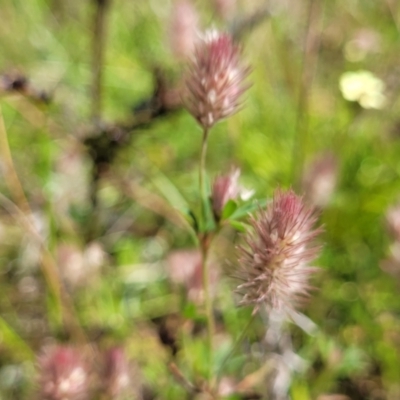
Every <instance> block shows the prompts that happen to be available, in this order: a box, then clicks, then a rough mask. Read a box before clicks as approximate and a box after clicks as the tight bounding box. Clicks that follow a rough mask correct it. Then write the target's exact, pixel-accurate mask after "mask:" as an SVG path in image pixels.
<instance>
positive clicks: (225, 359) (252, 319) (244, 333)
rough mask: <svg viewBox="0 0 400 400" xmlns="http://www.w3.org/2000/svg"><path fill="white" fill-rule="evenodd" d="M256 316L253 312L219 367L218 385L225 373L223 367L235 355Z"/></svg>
mask: <svg viewBox="0 0 400 400" xmlns="http://www.w3.org/2000/svg"><path fill="white" fill-rule="evenodd" d="M255 316H256V313H253V314H252V315H251V317H250V319H249V321H248V322H247V325H246V326H245V327H244V329H243V331H242V332H241V333H240V335H239V336H238V338H237V339H236V341H235V343H234V344H233V346H232V348H231V350H230V351H229V353H228V354H227V356H226V357H225V358H224V359H223V361H222V363H221V365H220V367H219V369H218V373H217V382H216V383H217V385H218V383H219V381H220V379H221V375H222V373H223V368H224V367H225V365H226V363H227V362H228V360H229V359H230V358H231V357H232V356H233V354H234V353H235V351H236V350H237V348H238V347H239V345H240V343H242V341H243V339H244V337H245V336H246V333H247V332H248V330H249V328H250V326H251V324H252V323H253V321H254V318H255Z"/></svg>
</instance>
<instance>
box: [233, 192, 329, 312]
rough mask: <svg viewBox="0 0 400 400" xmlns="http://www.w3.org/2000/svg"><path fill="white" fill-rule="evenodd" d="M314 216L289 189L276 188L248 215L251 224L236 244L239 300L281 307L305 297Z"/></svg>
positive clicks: (314, 250) (312, 250)
mask: <svg viewBox="0 0 400 400" xmlns="http://www.w3.org/2000/svg"><path fill="white" fill-rule="evenodd" d="M316 219H317V218H316V216H315V215H314V213H313V209H310V208H307V207H306V206H305V205H304V203H303V200H302V198H301V197H299V196H297V195H296V194H295V193H294V192H293V191H292V190H289V191H288V192H282V191H281V190H278V191H277V192H276V193H275V195H274V199H273V201H272V203H271V204H269V206H268V207H267V209H265V210H260V211H259V212H258V213H257V214H256V215H255V216H253V217H252V219H251V221H250V223H251V226H252V229H251V230H249V231H248V232H247V234H245V245H243V246H240V247H239V251H240V258H239V263H240V270H239V277H240V279H242V280H243V283H242V284H241V285H239V286H238V288H237V291H238V292H239V293H240V294H242V296H243V298H242V300H241V301H240V304H242V305H249V304H253V305H255V309H254V312H256V311H257V310H258V309H259V307H260V305H261V304H265V305H266V306H267V307H268V308H270V309H271V308H273V309H277V310H280V311H283V312H285V311H286V310H288V311H289V310H290V309H294V308H295V307H296V306H297V305H298V304H299V303H301V302H302V301H304V299H305V298H306V297H308V292H309V290H310V285H309V284H308V279H309V275H310V274H311V273H313V272H314V271H315V270H316V268H313V267H310V266H309V263H310V262H311V261H313V260H314V259H315V258H316V256H317V254H318V251H319V246H318V245H316V244H315V243H314V239H315V237H316V236H317V235H318V234H319V233H320V232H321V229H314V228H313V226H314V224H315V222H316Z"/></svg>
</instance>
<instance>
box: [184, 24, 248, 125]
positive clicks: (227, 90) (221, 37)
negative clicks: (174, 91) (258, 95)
mask: <svg viewBox="0 0 400 400" xmlns="http://www.w3.org/2000/svg"><path fill="white" fill-rule="evenodd" d="M240 56H241V52H240V48H239V47H238V46H237V45H235V44H234V43H233V40H232V38H231V37H230V36H229V35H228V34H222V33H219V32H217V31H215V30H213V31H209V32H207V33H206V34H205V35H204V37H203V38H202V40H200V42H199V43H198V45H197V46H196V48H195V52H194V57H193V60H192V62H191V64H190V66H189V75H188V77H187V79H186V86H187V90H188V95H187V101H186V103H187V108H188V110H189V112H190V113H191V114H192V115H193V117H194V118H196V120H197V121H198V123H199V124H200V125H201V126H202V127H203V128H205V129H208V128H211V127H212V126H213V125H214V124H215V123H216V122H218V121H219V120H221V119H223V118H226V117H228V116H230V115H232V114H234V113H235V112H236V111H237V110H238V107H239V105H240V103H239V100H240V96H241V95H242V94H243V92H245V91H246V89H248V85H245V84H244V83H243V80H244V79H245V77H246V76H247V75H248V73H249V68H248V67H246V66H244V65H242V63H241V60H240Z"/></svg>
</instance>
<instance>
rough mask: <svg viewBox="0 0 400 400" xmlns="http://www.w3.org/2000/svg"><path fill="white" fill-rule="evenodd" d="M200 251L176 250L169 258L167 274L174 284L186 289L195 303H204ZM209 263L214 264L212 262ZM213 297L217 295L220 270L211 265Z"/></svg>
mask: <svg viewBox="0 0 400 400" xmlns="http://www.w3.org/2000/svg"><path fill="white" fill-rule="evenodd" d="M201 257H202V256H201V252H200V250H197V249H196V250H175V251H172V252H171V253H170V254H169V256H168V258H167V273H168V275H169V278H170V279H171V281H172V282H173V283H176V284H181V285H183V286H184V287H185V288H186V291H187V296H188V298H189V300H190V301H192V302H194V303H202V302H203V300H204V299H203V296H204V293H203V280H202V269H201ZM207 262H211V263H213V261H212V260H208V261H207ZM210 267H212V268H210V286H211V295H215V290H216V286H217V282H218V269H217V268H215V265H214V266H212V265H210Z"/></svg>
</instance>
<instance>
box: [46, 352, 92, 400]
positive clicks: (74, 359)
mask: <svg viewBox="0 0 400 400" xmlns="http://www.w3.org/2000/svg"><path fill="white" fill-rule="evenodd" d="M39 369H40V379H39V384H40V394H41V399H43V400H84V399H87V398H88V396H89V374H88V371H87V366H86V364H85V362H84V359H83V356H82V353H81V352H79V351H78V350H77V349H74V348H72V347H67V346H55V347H51V348H48V349H46V350H45V351H44V353H43V354H42V355H41V356H40V357H39Z"/></svg>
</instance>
